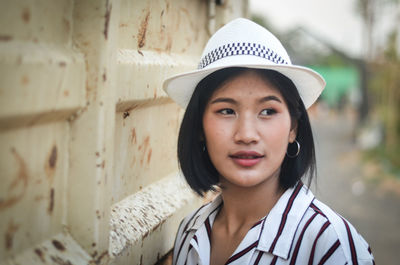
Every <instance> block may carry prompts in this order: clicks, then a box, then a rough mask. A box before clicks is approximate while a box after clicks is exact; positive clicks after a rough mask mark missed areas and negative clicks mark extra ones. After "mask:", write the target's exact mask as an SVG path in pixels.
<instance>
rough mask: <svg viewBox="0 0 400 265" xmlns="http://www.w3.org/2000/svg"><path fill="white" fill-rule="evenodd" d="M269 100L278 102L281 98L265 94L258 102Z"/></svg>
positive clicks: (280, 101)
mask: <svg viewBox="0 0 400 265" xmlns="http://www.w3.org/2000/svg"><path fill="white" fill-rule="evenodd" d="M270 100H274V101H278V102H279V103H282V100H280V99H279V98H278V97H277V96H266V97H263V98H261V99H260V100H259V103H263V102H265V101H270Z"/></svg>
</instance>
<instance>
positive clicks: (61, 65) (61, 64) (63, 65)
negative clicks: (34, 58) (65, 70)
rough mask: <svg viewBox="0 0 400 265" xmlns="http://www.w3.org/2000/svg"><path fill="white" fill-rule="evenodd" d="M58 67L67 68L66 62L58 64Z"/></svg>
mask: <svg viewBox="0 0 400 265" xmlns="http://www.w3.org/2000/svg"><path fill="white" fill-rule="evenodd" d="M58 65H59V66H60V67H65V66H67V63H66V62H59V63H58Z"/></svg>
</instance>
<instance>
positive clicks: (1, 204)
mask: <svg viewBox="0 0 400 265" xmlns="http://www.w3.org/2000/svg"><path fill="white" fill-rule="evenodd" d="M11 153H12V154H13V156H14V158H15V160H17V163H18V166H19V171H18V174H17V177H16V178H15V179H14V181H13V182H11V184H10V186H9V188H8V191H9V192H11V191H13V190H15V189H16V188H17V187H19V186H22V188H21V189H20V192H19V193H17V194H16V195H13V196H10V197H9V198H8V199H2V198H0V211H2V210H4V209H6V208H9V207H11V206H12V205H14V204H16V203H17V202H18V201H19V200H21V199H22V197H23V196H24V195H25V192H26V189H27V187H28V174H27V169H26V164H25V161H24V160H23V159H22V157H21V156H20V155H19V154H18V153H17V151H16V150H15V148H11Z"/></svg>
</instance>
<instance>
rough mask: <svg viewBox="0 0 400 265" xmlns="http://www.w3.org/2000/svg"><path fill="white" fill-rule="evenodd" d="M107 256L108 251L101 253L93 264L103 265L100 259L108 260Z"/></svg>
mask: <svg viewBox="0 0 400 265" xmlns="http://www.w3.org/2000/svg"><path fill="white" fill-rule="evenodd" d="M108 257H109V255H108V251H107V250H106V251H104V252H103V253H101V254H100V255H99V256H98V257H97V259H95V260H93V262H94V263H95V264H105V263H106V262H103V261H102V259H108Z"/></svg>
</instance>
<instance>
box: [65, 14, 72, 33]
mask: <svg viewBox="0 0 400 265" xmlns="http://www.w3.org/2000/svg"><path fill="white" fill-rule="evenodd" d="M63 26H64V32H66V33H69V31H70V30H71V25H70V23H69V20H68V19H66V18H65V17H64V18H63Z"/></svg>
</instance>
